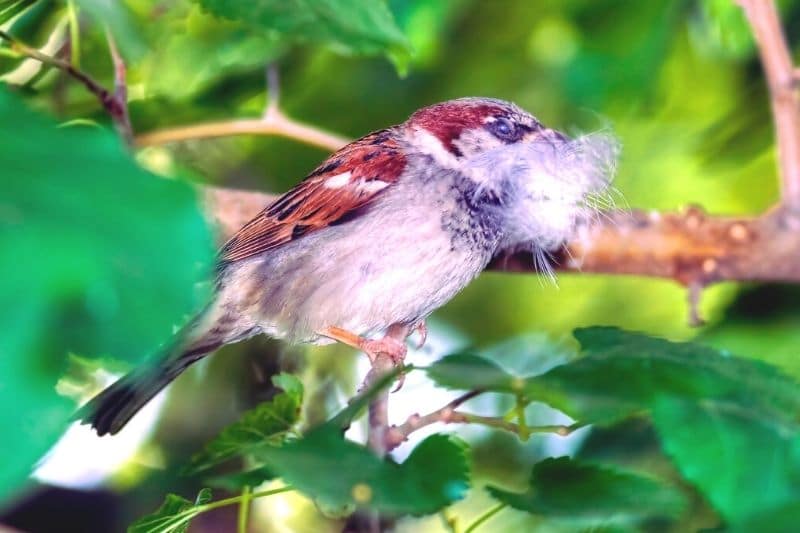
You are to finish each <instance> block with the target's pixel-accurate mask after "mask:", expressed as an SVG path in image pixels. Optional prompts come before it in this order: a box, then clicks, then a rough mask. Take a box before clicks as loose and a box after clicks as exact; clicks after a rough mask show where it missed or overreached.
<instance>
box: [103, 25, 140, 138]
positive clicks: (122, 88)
mask: <svg viewBox="0 0 800 533" xmlns="http://www.w3.org/2000/svg"><path fill="white" fill-rule="evenodd" d="M106 40H107V41H108V50H109V52H110V54H111V61H112V62H113V63H114V98H113V100H114V105H115V107H114V110H113V112H112V111H111V110H109V113H110V114H111V116H112V118H114V124H115V125H116V126H117V131H118V132H119V134H120V136H121V137H122V139H123V140H124V141H125V144H127V145H128V146H133V126H132V125H131V117H130V114H129V113H128V84H127V81H126V78H127V69H126V68H125V61H124V60H123V59H122V55H120V53H119V49H117V43H116V42H115V41H114V37H113V36H112V35H111V32H110V31H108V30H106Z"/></svg>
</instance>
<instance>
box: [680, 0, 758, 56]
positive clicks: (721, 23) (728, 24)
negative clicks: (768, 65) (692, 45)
mask: <svg viewBox="0 0 800 533" xmlns="http://www.w3.org/2000/svg"><path fill="white" fill-rule="evenodd" d="M699 7H700V16H699V20H698V21H697V22H696V23H695V25H694V29H695V32H696V34H697V37H698V38H699V39H703V41H704V43H703V44H706V45H710V47H711V48H712V49H713V50H715V51H717V52H719V53H720V54H721V55H723V56H732V57H736V58H743V57H748V56H749V55H751V54H752V53H753V52H754V46H753V45H754V42H753V34H752V32H751V31H750V28H749V26H748V25H747V20H746V19H745V16H744V13H743V12H742V9H741V6H739V5H737V4H736V3H735V2H731V1H730V0H701V1H700V2H699Z"/></svg>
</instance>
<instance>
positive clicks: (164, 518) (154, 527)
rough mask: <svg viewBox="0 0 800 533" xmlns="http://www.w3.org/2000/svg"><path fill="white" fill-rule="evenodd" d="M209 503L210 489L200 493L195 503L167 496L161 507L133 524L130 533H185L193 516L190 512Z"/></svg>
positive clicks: (179, 497) (176, 496) (172, 495)
mask: <svg viewBox="0 0 800 533" xmlns="http://www.w3.org/2000/svg"><path fill="white" fill-rule="evenodd" d="M209 501H211V490H209V489H202V490H201V491H200V492H198V493H197V498H195V501H194V503H192V502H190V501H189V500H187V499H186V498H184V497H182V496H178V495H177V494H167V497H166V498H165V499H164V503H162V504H161V507H159V508H158V509H157V510H156V511H155V512H154V513H152V514H149V515H147V516H144V517H142V518H140V519H139V520H137V521H136V522H134V523H133V524H131V525H130V527H128V533H161V532H163V533H185V532H186V531H187V530H188V529H189V523H190V521H191V518H192V516H193V514H192V513H190V512H189V511H191V510H192V509H194V508H196V507H198V506H200V505H203V504H206V503H208V502H209Z"/></svg>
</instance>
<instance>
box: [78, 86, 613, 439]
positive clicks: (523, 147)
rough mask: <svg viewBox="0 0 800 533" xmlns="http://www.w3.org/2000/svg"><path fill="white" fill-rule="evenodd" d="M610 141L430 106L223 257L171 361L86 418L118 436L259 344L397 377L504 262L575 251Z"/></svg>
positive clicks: (491, 108) (167, 352)
mask: <svg viewBox="0 0 800 533" xmlns="http://www.w3.org/2000/svg"><path fill="white" fill-rule="evenodd" d="M617 152H618V145H617V143H616V141H615V140H614V139H613V137H611V136H609V135H604V134H588V135H582V136H577V137H575V138H570V137H568V136H566V135H565V134H563V133H561V132H559V131H557V130H554V129H551V128H548V127H546V126H544V125H543V124H542V123H541V122H540V121H539V120H537V119H536V118H535V117H534V116H533V115H531V114H530V113H528V112H526V111H525V110H523V109H522V108H520V107H519V106H517V105H516V104H514V103H511V102H507V101H504V100H499V99H494V98H484V97H469V98H459V99H454V100H449V101H446V102H442V103H438V104H433V105H429V106H426V107H423V108H421V109H419V110H417V111H416V112H414V113H413V114H412V115H411V116H410V117H409V118H408V119H407V120H406V121H405V122H403V123H401V124H399V125H396V126H392V127H388V128H386V129H382V130H379V131H375V132H373V133H370V134H368V135H366V136H364V137H362V138H360V139H358V140H356V141H354V142H352V143H350V144H348V145H347V146H345V147H343V148H341V149H340V150H339V151H337V152H335V153H334V154H332V155H331V156H330V157H328V158H327V159H326V160H325V161H324V162H323V163H322V164H320V165H319V166H318V167H317V168H316V169H314V170H313V171H312V172H311V173H310V174H308V176H306V177H305V179H304V180H302V181H301V182H299V183H298V184H297V185H296V186H294V187H293V188H292V189H290V190H289V191H288V192H286V193H285V194H283V195H281V196H280V197H278V198H277V199H276V200H274V201H273V202H272V203H271V204H270V205H267V206H266V207H265V208H264V209H263V211H261V212H260V213H259V214H258V215H257V216H255V217H254V218H253V219H252V220H250V221H249V222H248V223H247V224H245V225H244V226H243V227H242V228H241V229H239V230H238V232H236V233H235V234H234V235H233V237H231V238H230V240H228V242H227V243H225V244H224V245H223V246H222V248H221V250H220V252H219V254H218V258H217V268H216V280H215V284H214V287H215V288H214V291H213V293H214V294H213V297H212V298H211V299H210V301H209V302H208V303H207V305H206V306H205V307H204V309H203V310H202V311H200V312H199V313H198V314H197V316H196V317H195V318H194V319H192V320H191V321H189V323H188V324H187V325H186V326H185V327H184V328H182V329H181V330H180V331H179V332H178V333H177V334H176V335H175V337H174V338H173V339H172V340H171V341H170V342H169V343H168V345H167V347H166V348H164V349H162V350H161V351H160V352H158V353H157V355H156V356H154V357H152V358H150V360H149V361H146V362H145V363H144V364H143V365H141V366H140V367H138V368H135V369H134V370H132V371H131V372H130V373H129V374H127V375H125V376H123V377H122V378H121V379H119V380H118V381H116V382H115V383H113V384H111V385H110V386H109V387H108V388H106V389H105V390H103V391H102V392H100V393H99V394H98V395H97V396H95V397H94V398H93V399H91V400H90V401H89V402H87V403H86V404H85V405H84V406H83V407H82V408H80V409H79V411H78V412H77V418H78V419H79V420H81V421H82V422H83V423H85V424H90V425H91V426H92V427H93V428H94V430H95V431H96V432H97V434H98V435H100V436H102V435H105V434H115V433H117V432H119V431H120V430H121V429H122V428H123V427H124V426H125V424H126V423H127V422H128V421H129V420H130V419H131V418H132V417H133V416H134V415H135V414H136V413H137V412H138V411H139V410H140V409H141V408H142V407H143V406H144V405H145V404H146V403H147V402H148V401H150V400H151V399H152V398H153V397H154V396H155V395H156V394H157V393H158V392H159V391H161V390H162V389H163V388H164V387H166V386H167V385H169V384H170V383H171V382H172V381H173V380H174V379H175V378H176V377H177V376H178V375H180V374H181V373H182V372H183V371H184V370H185V369H186V368H188V367H189V366H190V365H191V364H193V363H194V362H196V361H197V360H199V359H201V358H202V357H204V356H206V355H207V354H209V353H211V352H213V351H215V350H216V349H217V348H219V347H221V346H223V345H226V344H230V343H235V342H238V341H241V340H244V339H247V338H250V337H252V336H254V335H258V334H265V335H267V336H270V337H274V338H278V339H284V340H286V341H289V342H293V343H315V344H326V343H332V342H340V343H343V344H346V345H348V346H351V347H354V348H356V349H358V350H360V351H363V352H365V353H366V354H367V356H369V357H370V359H371V360H374V359H375V358H376V357H378V356H379V355H381V354H383V355H386V356H389V357H390V358H391V360H392V361H394V362H397V363H399V362H400V361H402V360H403V358H404V357H405V355H406V350H407V348H406V338H407V337H408V336H409V335H411V334H412V333H413V332H419V333H420V334H421V336H422V342H424V335H425V333H426V331H427V329H426V326H425V320H426V319H427V318H428V317H429V315H430V314H431V313H433V311H435V310H436V309H438V308H439V307H441V306H443V305H444V304H445V303H447V302H448V301H449V300H450V299H452V298H453V297H454V296H455V295H456V294H457V293H459V292H460V291H461V290H462V289H464V288H465V287H466V286H467V285H468V284H469V283H470V282H471V281H472V280H473V279H474V278H475V277H476V276H478V274H479V273H480V272H481V271H482V270H483V269H484V268H485V267H486V266H487V264H488V263H489V262H490V260H491V259H492V258H493V257H494V256H495V255H497V254H498V253H500V252H502V251H509V250H510V251H516V250H520V249H528V250H530V251H532V252H534V253H535V254H538V255H537V256H539V257H540V256H541V252H542V251H546V250H549V249H552V248H554V247H557V246H559V245H560V244H562V243H563V242H564V241H565V240H566V239H568V238H570V237H572V236H573V235H574V234H575V232H576V231H577V228H579V227H581V226H582V225H583V224H585V223H586V222H587V221H588V220H590V219H591V217H592V216H593V213H594V211H595V207H593V205H592V202H591V201H590V199H591V197H592V196H593V195H597V194H602V193H603V191H605V190H606V188H607V186H608V184H609V181H610V179H611V177H612V174H613V169H614V164H615V160H616V157H617Z"/></svg>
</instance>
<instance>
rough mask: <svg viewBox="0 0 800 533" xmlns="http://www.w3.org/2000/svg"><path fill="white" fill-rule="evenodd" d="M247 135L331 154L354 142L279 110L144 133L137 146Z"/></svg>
mask: <svg viewBox="0 0 800 533" xmlns="http://www.w3.org/2000/svg"><path fill="white" fill-rule="evenodd" d="M245 134H249V135H277V136H280V137H286V138H289V139H294V140H296V141H300V142H303V143H306V144H310V145H312V146H317V147H319V148H323V149H325V150H331V151H334V150H338V149H339V148H341V147H342V146H344V145H346V144H347V143H348V142H350V140H349V139H347V138H346V137H342V136H340V135H336V134H335V133H330V132H328V131H325V130H322V129H320V128H317V127H315V126H311V125H309V124H305V123H303V122H299V121H297V120H294V119H292V118H289V117H287V116H286V115H285V114H284V113H283V112H282V111H276V112H273V113H271V114H269V115H267V116H264V117H262V118H250V119H234V120H223V121H219V122H203V123H200V124H193V125H190V126H178V127H175V128H168V129H163V130H156V131H152V132H149V133H143V134H140V135H137V136H136V146H138V147H140V148H141V147H145V146H153V145H158V144H165V143H170V142H177V141H186V140H191V139H208V138H213V137H226V136H230V135H245Z"/></svg>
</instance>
